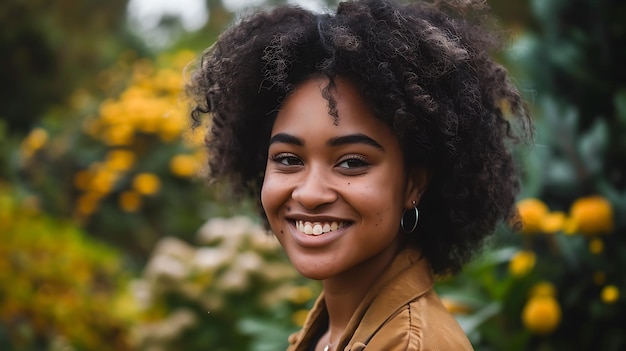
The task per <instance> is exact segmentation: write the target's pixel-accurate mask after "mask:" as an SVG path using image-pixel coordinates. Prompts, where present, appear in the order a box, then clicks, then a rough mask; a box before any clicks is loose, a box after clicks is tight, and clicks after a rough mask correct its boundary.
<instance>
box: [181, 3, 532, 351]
mask: <svg viewBox="0 0 626 351" xmlns="http://www.w3.org/2000/svg"><path fill="white" fill-rule="evenodd" d="M470 10H473V11H470ZM483 10H485V9H483V8H481V6H480V5H474V4H472V3H470V2H468V1H463V2H461V1H459V2H458V4H456V3H454V2H450V3H437V4H433V3H421V2H420V3H411V4H404V5H401V4H396V3H393V2H390V1H387V0H366V1H349V2H345V3H342V4H340V5H339V6H338V8H337V12H336V14H334V15H331V14H314V13H311V12H309V11H306V10H303V9H301V8H298V7H291V6H280V7H276V8H274V9H273V10H271V11H267V12H256V13H254V14H251V15H249V16H248V17H246V18H244V19H242V20H241V21H240V22H238V23H237V24H236V25H235V26H233V27H232V28H230V29H228V30H227V31H226V32H224V33H223V34H222V36H220V38H219V39H218V41H217V42H216V43H215V44H214V45H213V46H212V47H210V48H209V49H208V50H207V51H206V52H205V53H204V55H203V58H202V62H201V64H200V66H199V67H198V68H197V69H196V70H195V71H194V73H193V76H192V79H191V81H190V83H189V85H188V92H189V93H190V95H191V96H192V97H194V99H195V101H196V105H195V109H194V112H193V117H194V119H195V120H196V121H199V120H200V119H201V118H202V117H203V115H204V114H208V115H209V116H210V118H211V128H212V129H211V132H210V133H209V135H208V138H207V145H208V150H209V155H210V171H211V174H212V177H213V178H215V179H228V181H229V183H230V184H231V185H232V188H233V190H234V191H235V193H238V194H244V195H247V196H253V197H254V198H256V199H258V200H259V209H260V210H261V213H262V214H263V216H264V218H265V219H267V224H268V225H269V227H270V228H271V230H272V231H273V233H274V234H275V235H276V237H277V238H278V240H279V241H280V243H281V244H282V246H283V247H284V249H285V251H286V253H287V255H288V257H289V259H290V260H291V262H292V263H293V265H294V266H295V268H296V269H297V270H298V271H299V272H300V273H301V274H303V275H304V276H306V277H308V278H311V279H317V280H320V281H321V282H322V286H323V293H322V294H321V296H320V297H319V298H318V300H317V302H316V304H315V306H314V308H313V309H312V311H311V313H310V315H309V317H308V319H307V321H306V323H305V325H304V327H303V328H302V330H301V331H300V332H298V333H296V334H294V335H292V336H291V337H290V339H289V342H290V346H289V350H302V351H304V350H307V351H308V350H318V351H322V350H325V351H328V350H363V349H367V350H455V351H456V350H471V349H472V346H471V344H470V343H469V341H468V339H467V338H466V336H465V335H464V333H463V331H462V329H461V328H460V327H459V325H458V324H457V323H456V321H455V319H454V318H453V317H452V316H451V315H450V314H449V313H448V312H447V311H446V309H445V308H444V306H443V305H442V303H441V301H440V300H439V298H438V297H437V294H436V293H435V291H434V290H433V284H434V278H433V277H434V276H436V275H443V274H453V273H456V272H458V271H459V270H460V269H461V267H462V265H463V264H464V263H465V262H467V260H468V259H469V258H470V257H471V255H472V253H474V252H475V251H476V249H478V248H479V247H480V245H481V243H482V240H483V239H484V237H485V236H487V235H488V234H489V233H491V232H492V231H493V229H494V227H495V225H496V224H497V222H498V221H501V220H511V219H513V218H514V217H515V210H514V207H513V204H514V200H515V196H516V193H517V191H518V188H519V183H518V179H517V176H516V172H515V166H514V162H513V159H512V157H511V154H510V152H509V150H508V149H507V147H506V140H507V139H518V138H520V137H526V136H527V134H530V133H528V131H529V130H530V121H529V118H528V116H527V114H526V112H525V110H524V107H523V103H522V101H521V99H520V95H519V93H518V91H517V90H516V89H515V88H514V87H513V86H512V85H511V84H510V83H509V80H508V79H507V74H506V71H505V70H504V69H503V68H502V67H501V66H499V65H497V64H496V63H495V62H494V61H493V60H492V59H491V58H490V57H489V53H490V50H491V49H492V48H493V47H494V44H495V43H496V40H495V38H494V37H493V36H492V35H490V34H489V33H488V32H487V31H485V30H483V29H482V27H481V26H480V25H479V22H484V21H485V19H486V17H485V16H483V14H484V13H485V11H483ZM514 125H521V126H522V128H518V127H517V126H514ZM515 130H521V131H522V133H521V134H522V135H520V136H516V135H513V133H514V131H515Z"/></svg>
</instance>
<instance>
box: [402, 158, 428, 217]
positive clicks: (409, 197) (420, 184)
mask: <svg viewBox="0 0 626 351" xmlns="http://www.w3.org/2000/svg"><path fill="white" fill-rule="evenodd" d="M430 176H431V172H430V170H429V169H427V168H424V167H413V168H411V169H410V170H409V172H408V177H407V187H406V197H405V200H404V207H405V208H412V207H413V206H414V204H413V202H415V204H418V203H419V202H420V199H421V197H422V195H423V194H424V192H425V191H426V188H427V187H428V182H429V181H430Z"/></svg>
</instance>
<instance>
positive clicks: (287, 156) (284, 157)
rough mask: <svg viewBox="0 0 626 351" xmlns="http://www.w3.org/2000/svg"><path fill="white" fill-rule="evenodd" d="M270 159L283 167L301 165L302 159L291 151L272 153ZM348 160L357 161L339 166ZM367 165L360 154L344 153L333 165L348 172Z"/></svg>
mask: <svg viewBox="0 0 626 351" xmlns="http://www.w3.org/2000/svg"><path fill="white" fill-rule="evenodd" d="M270 160H272V162H276V163H278V164H279V165H280V166H283V167H295V166H302V165H303V162H302V160H301V159H300V158H299V157H297V156H296V155H294V154H291V153H287V152H282V153H279V154H276V155H272V156H271V157H270ZM285 161H287V162H288V161H296V162H297V164H290V163H285ZM350 161H353V162H354V161H356V162H358V164H357V165H355V166H352V167H350V166H349V165H347V166H348V167H343V166H341V164H343V163H346V162H350ZM367 166H369V163H368V162H367V161H366V159H365V157H364V156H362V155H345V156H344V157H342V159H341V160H340V161H339V162H337V164H336V165H335V167H338V168H340V169H341V170H342V171H344V172H349V171H357V170H360V169H362V168H364V167H367Z"/></svg>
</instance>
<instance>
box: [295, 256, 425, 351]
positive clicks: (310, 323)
mask: <svg viewBox="0 0 626 351" xmlns="http://www.w3.org/2000/svg"><path fill="white" fill-rule="evenodd" d="M433 285H434V278H433V275H432V271H431V269H430V265H429V263H428V260H426V259H425V258H423V257H422V255H421V252H420V251H419V250H417V249H413V248H406V249H404V250H402V251H400V252H399V253H398V254H397V255H396V257H395V258H394V259H393V261H392V262H391V264H390V265H389V266H388V267H387V268H386V269H385V270H384V271H383V273H382V274H381V275H380V276H379V277H378V278H377V280H376V282H375V283H374V285H373V286H372V288H371V289H370V291H369V292H368V293H367V295H366V296H365V298H364V299H363V301H361V303H360V304H359V306H358V307H357V309H356V310H355V311H354V313H353V315H352V318H351V319H350V321H349V322H348V325H347V326H346V329H345V330H344V333H343V335H342V336H341V338H340V339H339V343H338V346H337V347H336V348H335V349H336V350H343V349H344V348H345V347H346V346H347V345H353V344H355V343H364V344H367V342H368V341H369V339H370V338H371V337H372V335H374V333H375V332H376V331H377V330H378V329H379V328H380V327H381V326H382V325H383V324H384V323H385V321H386V320H387V319H389V318H390V317H392V316H393V315H394V314H395V313H396V312H397V311H398V310H399V309H400V308H402V306H405V305H406V304H408V303H409V302H410V301H413V300H415V299H416V298H417V297H419V296H421V295H423V294H425V293H426V292H428V291H429V290H431V289H432V287H433ZM327 319H328V312H327V311H326V303H325V301H324V294H323V293H322V294H320V296H319V298H318V299H317V301H316V302H315V305H314V306H313V309H312V310H311V312H310V314H309V316H308V318H307V321H306V322H305V325H304V326H303V328H302V331H301V333H298V334H296V335H293V336H292V337H293V338H296V337H297V338H298V339H301V340H298V341H297V342H296V345H294V346H295V348H294V350H306V348H305V345H310V344H311V343H313V342H314V341H315V338H316V337H317V336H318V335H317V334H319V333H320V332H321V329H322V328H324V327H325V325H326V323H327ZM293 341H295V340H290V342H293Z"/></svg>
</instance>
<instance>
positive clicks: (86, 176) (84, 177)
mask: <svg viewBox="0 0 626 351" xmlns="http://www.w3.org/2000/svg"><path fill="white" fill-rule="evenodd" d="M91 179H92V174H91V172H90V171H88V170H82V171H78V172H76V174H74V186H75V187H76V189H79V190H87V189H89V185H90V184H91Z"/></svg>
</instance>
